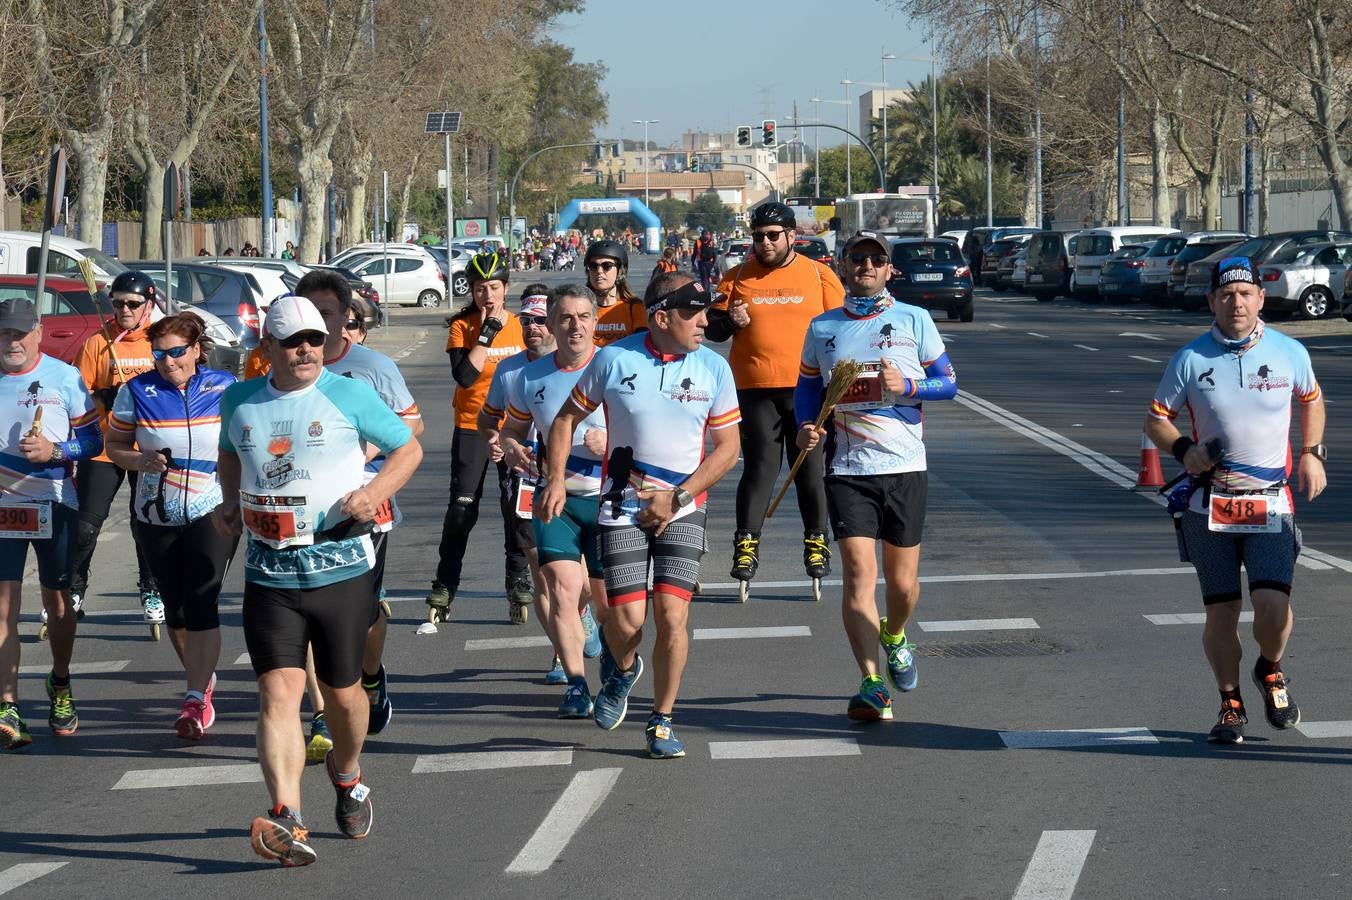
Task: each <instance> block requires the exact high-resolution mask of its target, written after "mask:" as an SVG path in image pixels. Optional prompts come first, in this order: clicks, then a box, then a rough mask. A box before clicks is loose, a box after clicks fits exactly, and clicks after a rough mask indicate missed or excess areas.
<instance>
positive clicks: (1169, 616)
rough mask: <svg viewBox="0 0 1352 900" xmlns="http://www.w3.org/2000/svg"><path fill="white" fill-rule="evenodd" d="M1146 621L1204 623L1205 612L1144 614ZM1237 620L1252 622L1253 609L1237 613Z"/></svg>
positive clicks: (1177, 623)
mask: <svg viewBox="0 0 1352 900" xmlns="http://www.w3.org/2000/svg"><path fill="white" fill-rule="evenodd" d="M1145 619H1146V621H1147V622H1149V623H1150V624H1151V625H1205V624H1206V613H1199V612H1190V613H1155V614H1153V615H1146V617H1145ZM1239 621H1241V622H1252V621H1253V610H1251V609H1246V610H1244V611H1243V612H1241V613H1240V614H1239Z"/></svg>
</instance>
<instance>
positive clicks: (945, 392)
mask: <svg viewBox="0 0 1352 900" xmlns="http://www.w3.org/2000/svg"><path fill="white" fill-rule="evenodd" d="M925 375H926V376H927V377H925V378H923V379H921V380H919V381H914V382H912V385H913V387H912V392H911V396H912V397H915V398H916V399H918V400H952V399H953V398H954V397H956V396H957V395H958V375H957V373H956V372H954V371H953V364H952V363H951V362H949V360H948V353H947V352H944V353H940V354H939V358H938V359H936V360H934V361H932V362H928V363H925Z"/></svg>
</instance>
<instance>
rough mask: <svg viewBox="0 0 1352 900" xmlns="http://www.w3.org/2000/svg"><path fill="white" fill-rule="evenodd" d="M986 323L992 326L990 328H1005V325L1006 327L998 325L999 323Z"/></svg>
mask: <svg viewBox="0 0 1352 900" xmlns="http://www.w3.org/2000/svg"><path fill="white" fill-rule="evenodd" d="M986 324H987V325H989V326H990V327H992V328H1007V327H1008V326H1006V325H1000V324H998V323H995V322H987V323H986Z"/></svg>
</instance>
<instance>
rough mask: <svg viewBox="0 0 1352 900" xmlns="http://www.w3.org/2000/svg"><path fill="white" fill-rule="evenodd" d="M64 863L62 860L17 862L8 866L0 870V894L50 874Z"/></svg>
mask: <svg viewBox="0 0 1352 900" xmlns="http://www.w3.org/2000/svg"><path fill="white" fill-rule="evenodd" d="M64 865H66V863H63V862H45V863H19V864H18V865H17V866H10V867H9V868H8V869H5V870H3V871H0V894H8V893H9V892H10V891H12V890H14V889H15V888H18V887H23V886H24V885H25V884H28V882H30V881H35V880H37V879H39V878H41V877H42V876H43V875H50V874H52V873H53V872H55V871H56V870H57V869H59V868H61V867H62V866H64Z"/></svg>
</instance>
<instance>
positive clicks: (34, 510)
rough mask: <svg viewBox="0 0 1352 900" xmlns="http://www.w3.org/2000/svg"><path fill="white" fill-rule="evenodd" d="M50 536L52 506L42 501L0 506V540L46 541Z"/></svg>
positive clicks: (10, 503) (8, 503)
mask: <svg viewBox="0 0 1352 900" xmlns="http://www.w3.org/2000/svg"><path fill="white" fill-rule="evenodd" d="M51 536H52V505H51V503H50V502H47V501H44V500H37V501H34V502H32V503H20V502H5V503H4V504H2V505H0V539H6V538H8V539H11V540H30V541H32V540H37V541H43V540H48V539H50V538H51Z"/></svg>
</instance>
